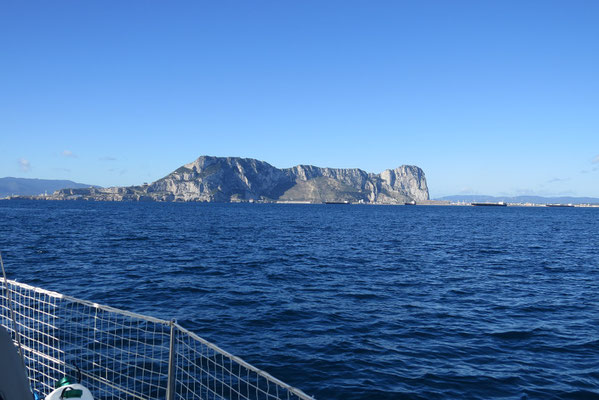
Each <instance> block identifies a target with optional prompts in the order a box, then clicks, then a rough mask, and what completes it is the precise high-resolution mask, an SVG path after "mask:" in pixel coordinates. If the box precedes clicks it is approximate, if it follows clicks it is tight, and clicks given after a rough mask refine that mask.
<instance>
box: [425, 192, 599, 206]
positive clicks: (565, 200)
mask: <svg viewBox="0 0 599 400" xmlns="http://www.w3.org/2000/svg"><path fill="white" fill-rule="evenodd" d="M436 200H447V201H451V202H458V201H463V202H466V203H471V202H499V201H503V202H506V203H535V204H599V198H596V197H570V196H561V197H542V196H485V195H476V194H473V195H455V196H445V197H440V198H439V199H436Z"/></svg>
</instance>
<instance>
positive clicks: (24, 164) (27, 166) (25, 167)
mask: <svg viewBox="0 0 599 400" xmlns="http://www.w3.org/2000/svg"><path fill="white" fill-rule="evenodd" d="M19 167H21V171H24V172H29V171H31V163H30V162H29V160H27V159H25V158H21V159H19Z"/></svg>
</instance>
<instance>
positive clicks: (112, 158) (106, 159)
mask: <svg viewBox="0 0 599 400" xmlns="http://www.w3.org/2000/svg"><path fill="white" fill-rule="evenodd" d="M100 161H116V157H110V156H106V157H100Z"/></svg>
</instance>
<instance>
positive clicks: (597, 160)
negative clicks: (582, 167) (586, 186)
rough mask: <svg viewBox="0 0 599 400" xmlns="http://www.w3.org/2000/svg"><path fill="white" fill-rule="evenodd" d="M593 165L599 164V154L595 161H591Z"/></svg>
mask: <svg viewBox="0 0 599 400" xmlns="http://www.w3.org/2000/svg"><path fill="white" fill-rule="evenodd" d="M591 162H592V163H593V164H599V154H597V155H596V156H595V158H593V161H591Z"/></svg>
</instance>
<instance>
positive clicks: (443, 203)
mask: <svg viewBox="0 0 599 400" xmlns="http://www.w3.org/2000/svg"><path fill="white" fill-rule="evenodd" d="M18 200H24V201H57V202H91V203H96V202H97V203H203V204H289V205H302V204H303V205H330V206H336V205H337V204H330V203H329V204H327V203H325V202H309V201H281V200H279V201H241V200H237V201H228V202H224V201H161V200H95V199H89V198H79V199H56V198H53V197H51V196H44V195H41V196H9V197H3V198H0V201H18ZM472 203H474V202H472ZM472 203H468V202H451V201H448V200H425V201H420V202H416V204H389V203H352V202H348V203H344V205H360V206H400V207H401V206H406V207H412V206H445V207H449V206H453V207H479V206H475V205H473V204H472ZM505 205H506V207H532V208H539V207H542V208H598V209H599V204H596V203H595V204H594V203H586V204H557V203H551V204H546V203H509V202H508V203H506V204H505Z"/></svg>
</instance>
